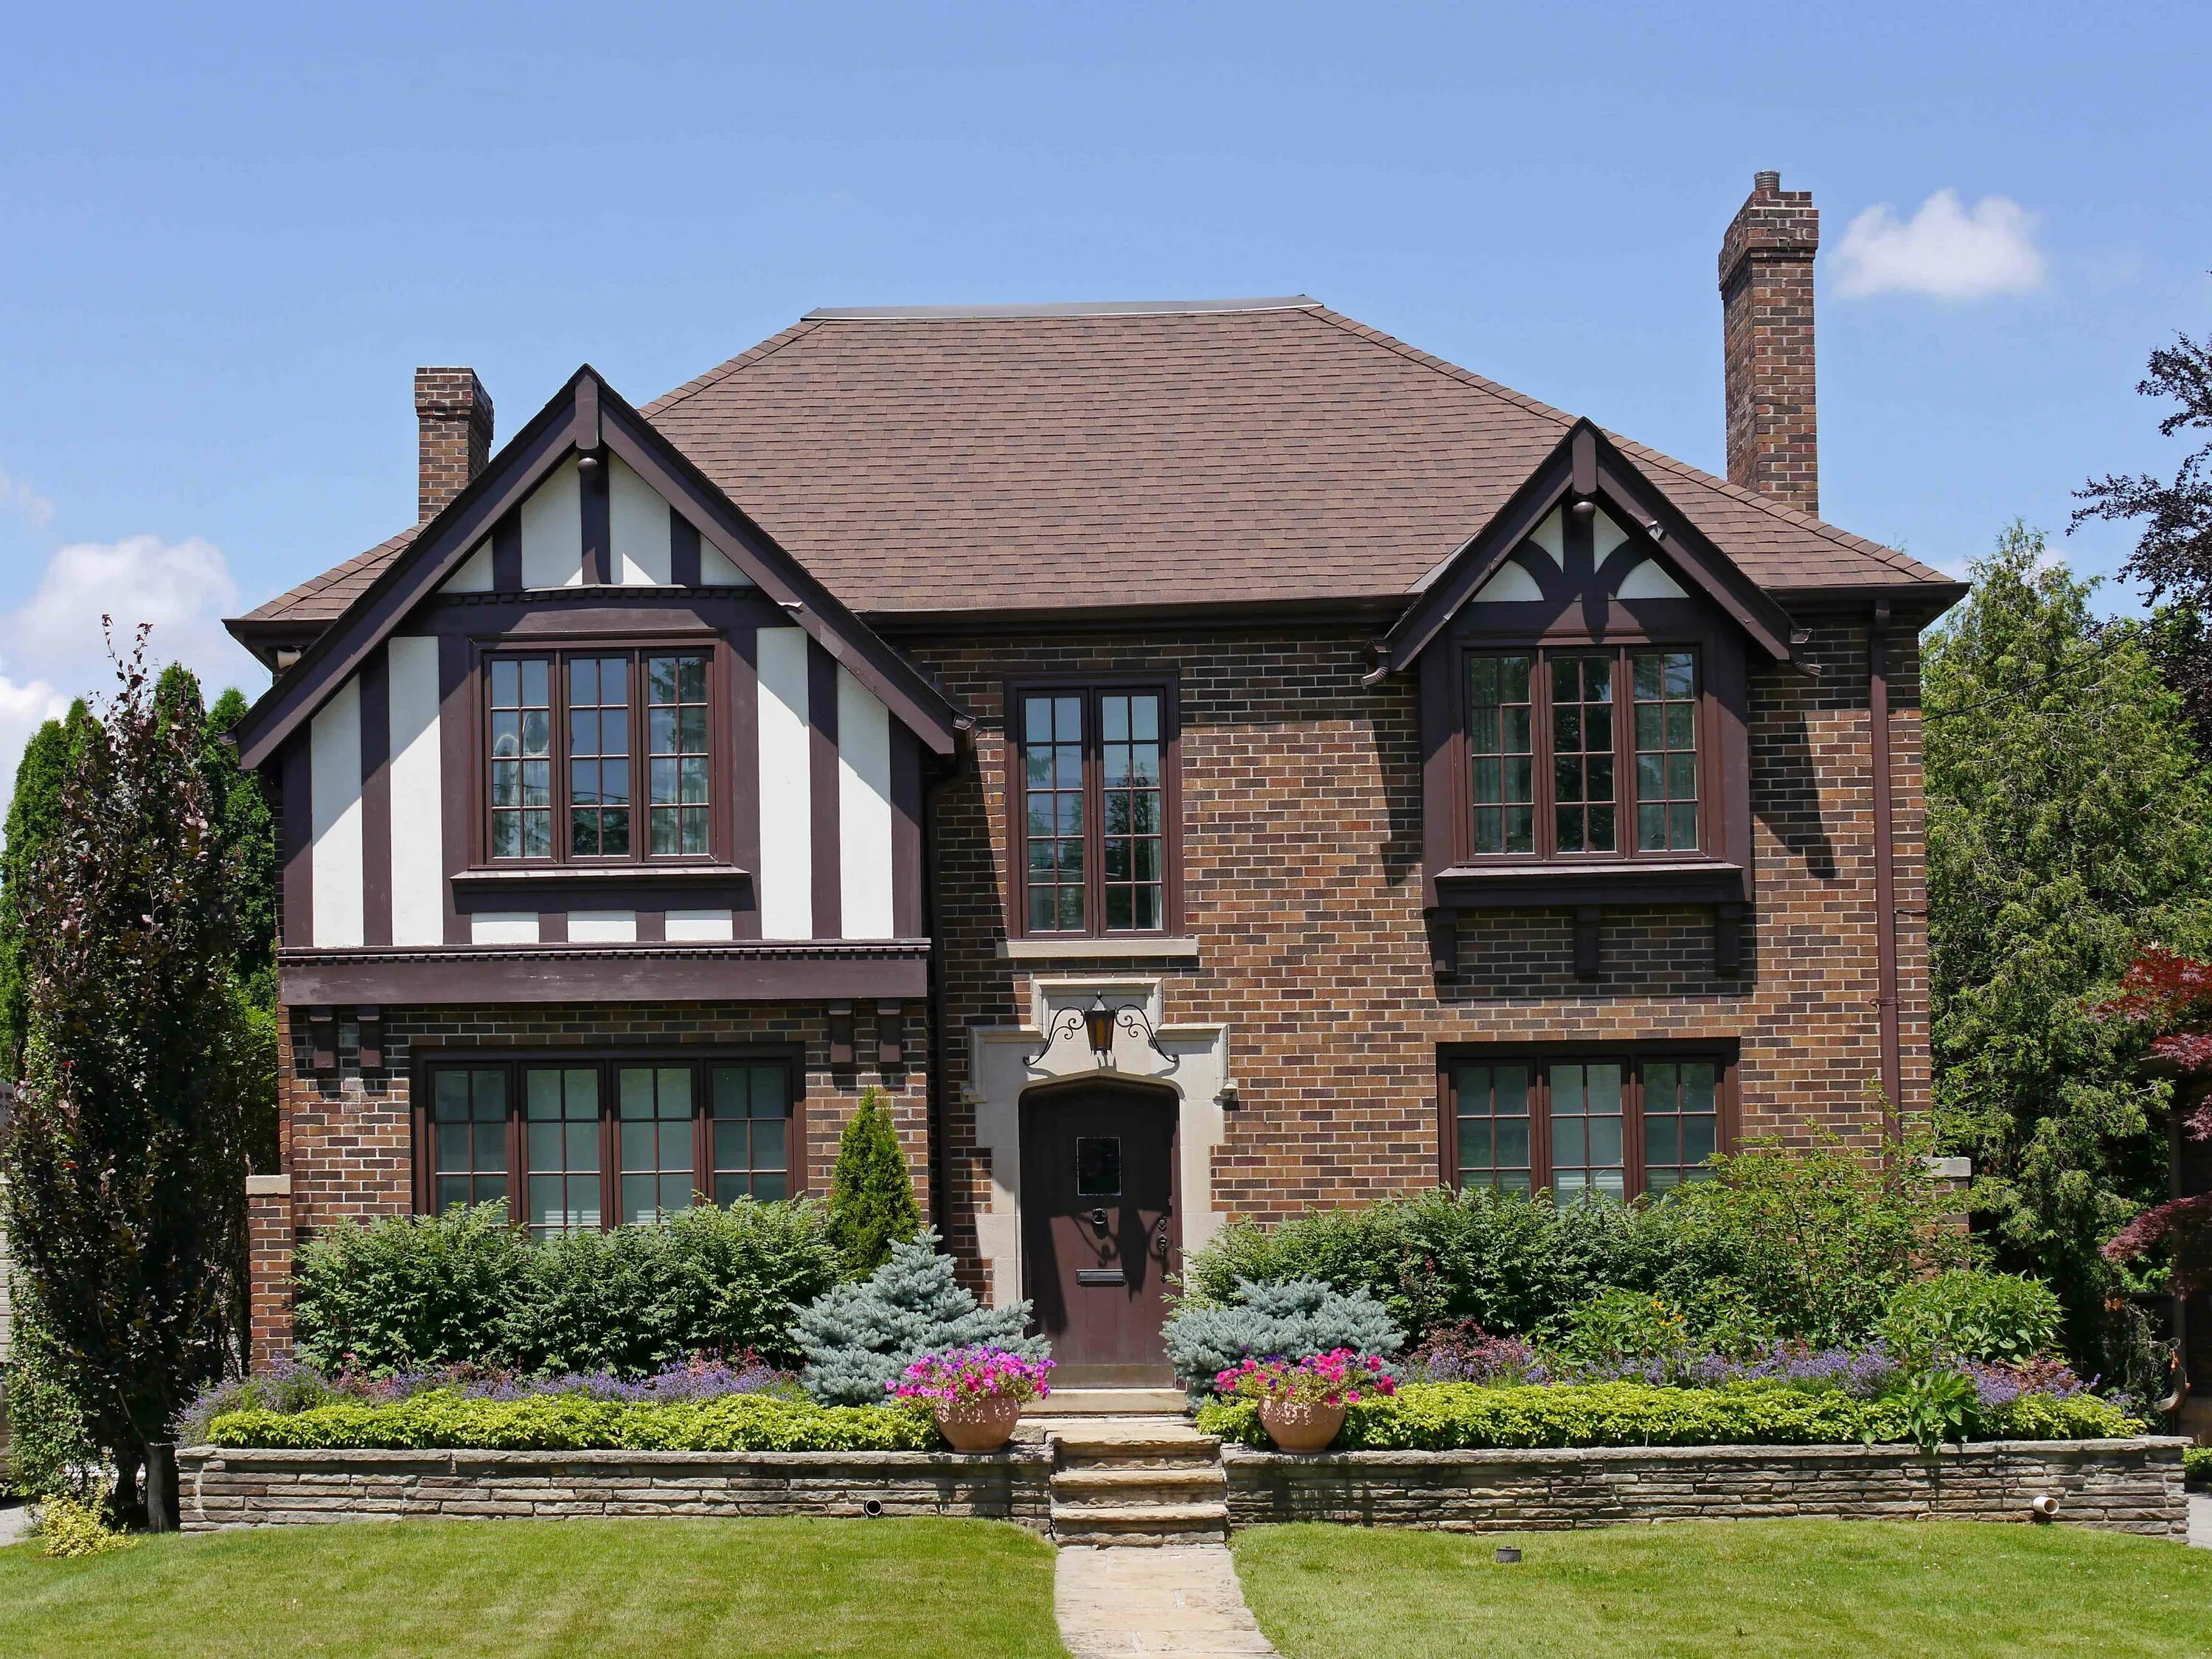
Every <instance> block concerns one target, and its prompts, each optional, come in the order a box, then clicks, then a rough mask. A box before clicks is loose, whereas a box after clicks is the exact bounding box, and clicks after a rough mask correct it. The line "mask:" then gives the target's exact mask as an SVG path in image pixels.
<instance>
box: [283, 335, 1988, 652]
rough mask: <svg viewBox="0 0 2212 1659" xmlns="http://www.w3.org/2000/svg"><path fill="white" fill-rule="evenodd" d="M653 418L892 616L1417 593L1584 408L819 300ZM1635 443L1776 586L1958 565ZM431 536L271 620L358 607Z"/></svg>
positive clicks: (360, 563) (1324, 349) (1648, 463)
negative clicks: (1926, 559) (1920, 556)
mask: <svg viewBox="0 0 2212 1659" xmlns="http://www.w3.org/2000/svg"><path fill="white" fill-rule="evenodd" d="M643 412H644V413H645V415H646V416H647V417H648V418H649V419H651V420H652V422H653V424H654V425H655V426H656V427H657V428H659V430H660V431H661V432H662V433H663V434H665V435H666V436H667V437H668V438H669V439H670V440H671V441H672V442H674V443H675V444H676V446H677V447H678V448H680V449H682V450H683V451H684V453H685V454H686V455H688V456H689V457H690V459H692V461H693V462H694V463H696V465H698V467H699V468H700V469H701V470H702V471H703V472H705V473H706V475H707V476H708V477H709V478H711V479H712V480H714V483H716V484H718V485H719V486H720V488H721V489H722V490H723V491H724V492H725V493H726V495H729V496H730V498H731V499H732V501H736V502H737V503H738V505H739V506H740V507H743V508H744V510H745V511H746V512H747V513H749V514H750V515H751V517H752V518H753V519H754V520H756V521H757V523H759V524H760V525H761V526H763V528H764V529H766V530H767V531H768V532H769V533H770V534H771V535H773V536H775V538H776V539H777V540H778V541H779V542H781V544H783V546H784V547H785V548H786V549H787V550H789V551H790V552H791V553H792V554H793V555H794V556H796V557H797V558H798V559H799V561H800V562H801V563H803V564H805V566H806V567H807V568H809V569H811V570H812V571H813V572H814V573H815V574H816V575H817V576H818V577H819V578H821V580H823V582H825V583H826V584H827V585H828V586H829V587H830V589H831V590H832V591H833V592H836V593H837V594H838V595H839V596H840V597H841V598H842V599H844V600H845V601H846V602H847V603H848V605H852V606H853V608H854V610H856V611H860V612H862V613H863V614H868V615H878V616H882V615H889V614H895V613H899V612H908V613H914V612H940V611H978V610H1025V611H1026V610H1036V609H1042V608H1058V607H1060V606H1069V607H1075V606H1082V605H1088V604H1100V605H1130V604H1133V603H1149V604H1156V605H1176V604H1189V603H1199V602H1213V603H1218V602H1221V601H1243V602H1251V601H1261V600H1271V599H1276V600H1279V599H1306V600H1321V599H1376V598H1389V597H1397V596H1403V595H1406V594H1407V593H1408V592H1410V591H1411V590H1412V589H1413V587H1414V586H1416V584H1418V583H1419V581H1420V580H1421V579H1422V578H1423V577H1424V576H1425V574H1428V573H1429V572H1430V571H1431V569H1433V568H1435V567H1436V566H1437V565H1438V564H1440V563H1442V562H1443V561H1445V560H1446V559H1448V558H1449V557H1450V556H1451V555H1452V554H1453V553H1454V552H1455V550H1457V549H1458V548H1459V547H1460V546H1461V545H1462V544H1463V543H1464V542H1465V541H1466V540H1467V539H1468V538H1469V537H1470V536H1472V535H1473V534H1474V532H1477V531H1478V530H1480V529H1481V527H1482V526H1483V525H1484V524H1485V523H1486V522H1487V521H1488V520H1489V519H1490V518H1491V516H1492V514H1493V513H1496V512H1497V511H1498V508H1499V507H1502V506H1503V505H1504V502H1505V501H1506V500H1507V498H1508V497H1510V495H1512V493H1513V491H1514V490H1515V489H1516V488H1517V487H1518V486H1519V485H1520V484H1521V483H1522V481H1523V480H1525V479H1526V478H1527V477H1528V474H1529V473H1530V472H1531V471H1533V470H1534V467H1535V466H1536V465H1537V464H1538V463H1539V462H1541V460H1542V459H1544V457H1545V456H1546V455H1547V453H1550V451H1551V450H1552V448H1553V446H1555V445H1556V444H1557V443H1558V442H1559V439H1560V437H1561V436H1562V435H1564V434H1565V431H1566V429H1567V428H1568V427H1569V426H1570V425H1571V422H1572V417H1571V416H1568V415H1566V414H1565V413H1562V412H1561V411H1559V410H1554V409H1552V408H1549V407H1547V405H1545V404H1540V403H1538V402H1536V401H1535V400H1534V399H1533V398H1526V397H1523V396H1522V395H1521V394H1520V393H1518V392H1513V391H1510V390H1509V389H1508V388H1506V387H1504V386H1498V385H1497V384H1495V383H1494V382H1492V381H1489V380H1484V379H1482V378H1481V377H1480V375H1476V374H1469V373H1468V371H1467V370H1465V369H1463V368H1458V367H1456V366H1455V365H1453V364H1450V363H1448V362H1443V360H1442V359H1440V358H1437V357H1434V356H1430V355H1429V354H1428V353H1426V352H1423V351H1420V350H1418V349H1414V348H1413V347H1412V346H1408V345H1407V344H1405V343H1403V342H1401V341H1399V340H1395V339H1393V338H1392V337H1390V336H1389V335H1387V334H1383V333H1381V332H1379V331H1376V330H1375V329H1371V328H1368V327H1366V326H1364V325H1362V324H1359V323H1357V322H1354V321H1353V320H1352V319H1350V318H1348V317H1343V316H1340V315H1338V314H1337V313H1334V312H1332V311H1330V310H1328V308H1327V307H1322V306H1321V305H1319V304H1317V303H1316V302H1314V301H1307V300H1304V299H1303V298H1296V299H1292V300H1287V301H1285V300H1273V301H1247V302H1243V304H1242V305H1241V306H1239V307H1237V308H1225V307H1222V306H1220V305H1219V304H1215V305H1212V306H1209V307H1204V308H1188V309H1163V308H1158V307H1128V308H1120V307H1061V308H1051V307H1039V308H1035V309H1031V310H1023V309H1022V308H1018V307H988V308H985V309H983V310H981V311H957V310H954V311H947V310H942V309H937V308H926V309H917V310H914V311H908V312H896V311H890V312H886V311H871V312H863V313H850V312H830V313H812V314H811V315H810V316H808V317H807V318H805V319H802V320H801V321H800V322H799V323H798V324H797V325H794V326H793V327H791V328H789V329H787V330H785V331H783V332H782V333H781V334H778V335H775V336H774V337H771V338H769V339H768V340H765V341H763V342H762V343H760V344H759V345H757V346H755V347H754V348H753V349H751V350H750V351H748V352H745V353H744V355H743V356H738V357H734V358H732V359H731V360H730V361H729V362H726V363H723V364H721V365H720V367H718V368H714V369H712V370H710V371H709V372H708V373H707V374H702V375H701V376H700V377H699V378H697V379H696V380H691V381H690V382H687V383H686V384H685V385H684V386H678V388H677V389H676V390H675V391H673V392H669V393H668V394H666V395H665V397H662V398H659V399H658V400H657V401H655V402H653V403H651V404H647V405H646V406H645V409H644V411H643ZM1617 441H1619V442H1620V444H1621V446H1622V447H1623V449H1624V450H1625V451H1626V453H1628V454H1629V455H1631V456H1632V457H1633V458H1634V459H1635V461H1636V463H1637V465H1639V466H1641V467H1643V468H1644V470H1645V471H1646V472H1647V474H1648V476H1649V477H1650V479H1651V481H1652V483H1654V484H1655V485H1656V487H1658V488H1659V489H1662V490H1663V491H1664V492H1665V493H1666V494H1667V495H1668V497H1669V499H1671V500H1672V501H1674V504H1675V505H1676V506H1677V507H1679V508H1680V510H1681V511H1682V512H1683V513H1684V514H1685V515H1686V516H1687V517H1688V518H1689V519H1690V520H1691V521H1692V522H1693V523H1694V524H1696V525H1697V526H1699V528H1700V529H1702V530H1703V531H1704V532H1705V533H1706V534H1707V535H1708V536H1709V537H1711V539H1712V540H1713V541H1714V542H1715V543H1716V544H1717V545H1718V546H1720V547H1721V548H1722V549H1723V550H1724V551H1725V552H1726V553H1727V554H1728V555H1729V556H1730V557H1731V558H1733V559H1735V561H1736V562H1737V563H1738V564H1739V565H1741V567H1742V568H1743V569H1744V571H1745V573H1746V574H1748V575H1749V576H1751V577H1752V579H1753V580H1755V581H1757V582H1759V584H1760V585H1761V586H1765V587H1768V588H1770V589H1776V590H1782V591H1784V592H1789V591H1797V590H1804V589H1808V588H1864V587H1869V586H1892V585H1895V586H1907V587H1909V586H1913V585H1916V584H1919V583H1939V584H1940V583H1945V582H1946V581H1947V579H1946V578H1944V577H1943V576H1942V575H1941V574H1939V573H1937V572H1936V571H1934V570H1931V569H1929V568H1928V567H1927V566H1925V565H1923V564H1921V563H1919V562H1917V561H1915V560H1913V559H1911V558H1908V557H1907V556H1905V555H1904V554H1902V553H1899V552H1898V551H1896V550H1893V549H1890V548H1886V547H1882V546H1880V545H1878V544H1875V543H1874V542H1870V541H1867V540H1865V539H1863V538H1860V537H1857V536H1853V535H1850V534H1848V533H1846V532H1844V531H1840V530H1838V529H1836V528H1835V527H1834V526H1830V525H1826V524H1824V523H1821V522H1820V521H1819V520H1814V519H1809V518H1807V517H1805V516H1804V515H1803V514H1802V513H1796V512H1793V511H1791V510H1790V509H1789V508H1787V507H1782V506H1780V505H1778V503H1776V502H1773V501H1768V500H1766V499H1765V498H1764V497H1762V496H1759V495H1754V494H1753V493H1752V492H1751V491H1748V490H1745V489H1739V488H1737V487H1736V486H1735V485H1733V484H1730V483H1726V482H1724V481H1723V480H1721V479H1718V478H1716V477H1711V475H1709V474H1707V473H1704V472H1700V471H1698V470H1697V469H1696V468H1694V467H1690V466H1686V465H1683V464H1682V463H1681V462H1679V461H1675V460H1673V459H1669V458H1668V457H1666V456H1664V455H1661V454H1659V453H1657V452H1656V451H1654V450H1651V449H1648V448H1645V447H1643V446H1641V445H1638V444H1635V443H1632V442H1630V441H1627V440H1625V439H1622V440H1617ZM412 535H413V532H412V531H409V532H403V533H402V534H400V535H398V536H395V537H393V538H392V539H391V540H390V541H387V542H385V543H383V544H380V545H379V546H377V547H375V548H372V549H371V550H369V551H368V552H367V553H364V554H362V556H360V557H358V558H356V559H354V560H352V561H350V562H348V563H346V564H343V565H341V566H339V567H338V568H337V569H336V570H333V571H331V572H329V573H327V574H325V575H322V576H319V577H317V578H316V579H315V580H313V581H312V582H309V583H307V584H304V585H303V586H300V587H298V588H295V589H294V590H293V591H292V592H289V593H288V594H285V595H284V596H283V597H282V598H281V599H275V600H272V601H270V603H269V604H268V605H263V606H262V607H261V608H260V609H259V610H258V611H255V612H253V613H252V615H253V619H255V620H261V621H297V622H312V621H316V620H322V619H326V618H328V617H334V616H336V615H337V614H338V612H339V611H342V610H343V608H344V605H346V603H347V602H348V601H349V600H350V599H351V598H352V597H353V596H354V595H356V593H358V592H360V591H361V590H362V587H364V586H367V584H368V581H369V580H371V579H373V577H374V574H376V572H377V570H378V569H380V568H382V566H383V565H384V563H385V562H388V561H389V560H390V559H391V558H392V556H395V555H396V554H397V553H398V551H399V550H401V549H403V548H404V547H405V545H406V544H407V543H408V541H409V540H410V538H411V537H412ZM1078 569H1084V570H1085V574H1086V576H1087V577H1088V579H1087V580H1079V579H1077V578H1076V576H1075V574H1074V573H1075V572H1076V571H1077V570H1078ZM1102 576H1103V577H1104V578H1105V580H1099V578H1100V577H1102Z"/></svg>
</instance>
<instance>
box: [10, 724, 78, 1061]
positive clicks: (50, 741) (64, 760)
mask: <svg viewBox="0 0 2212 1659" xmlns="http://www.w3.org/2000/svg"><path fill="white" fill-rule="evenodd" d="M93 729H94V726H93V720H92V714H91V712H90V711H89V710H88V709H87V708H85V706H84V702H83V699H82V698H80V699H78V700H77V701H76V702H74V703H72V704H70V711H69V714H68V715H67V717H66V718H64V719H63V720H48V721H46V724H44V725H43V726H40V727H39V729H38V731H37V732H34V733H33V734H32V738H31V740H30V742H29V743H28V744H25V745H24V748H23V758H22V759H21V761H20V762H18V763H16V767H15V799H12V800H11V801H9V805H8V826H7V831H6V834H7V841H6V843H5V845H4V846H0V1076H4V1077H5V1078H7V1079H9V1081H11V1082H12V1081H14V1080H15V1079H19V1078H21V1076H22V1075H23V1043H24V1041H25V1038H26V1036H27V1034H28V1024H27V1021H28V1000H27V997H28V994H27V988H26V986H25V982H24V979H23V958H22V948H23V933H24V929H25V928H26V927H27V925H28V922H29V918H28V917H27V915H26V914H25V912H24V910H23V908H22V902H21V891H22V885H23V878H24V876H25V874H26V872H28V871H29V869H30V867H31V865H32V863H33V860H35V859H36V858H37V856H38V854H39V853H40V849H42V848H44V847H45V846H46V842H48V841H49V840H50V839H52V835H53V829H54V825H55V823H57V822H58V819H59V817H60V812H61V788H62V775H63V774H64V771H66V770H67V769H68V766H69V762H70V755H71V753H72V752H73V751H74V750H76V748H78V747H79V746H81V745H82V743H83V742H84V740H85V737H86V734H87V733H88V732H90V731H92V730H93Z"/></svg>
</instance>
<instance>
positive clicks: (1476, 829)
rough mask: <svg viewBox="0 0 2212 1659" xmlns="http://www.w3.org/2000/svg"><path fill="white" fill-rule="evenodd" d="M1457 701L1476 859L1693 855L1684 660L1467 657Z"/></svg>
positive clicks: (1614, 655) (1690, 674)
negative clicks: (1463, 723)
mask: <svg viewBox="0 0 2212 1659" xmlns="http://www.w3.org/2000/svg"><path fill="white" fill-rule="evenodd" d="M1467 700H1468V701H1467V746H1468V786H1469V793H1470V795H1471V797H1472V799H1471V800H1470V801H1469V804H1468V805H1469V811H1470V817H1469V820H1468V827H1469V835H1468V850H1469V851H1470V852H1471V853H1473V854H1474V855H1475V856H1477V857H1510V856H1513V855H1515V854H1528V855H1532V856H1534V857H1538V858H1547V857H1553V856H1562V857H1582V856H1586V855H1591V854H1597V855H1619V854H1629V855H1635V854H1670V853H1690V852H1695V851H1697V850H1698V849H1699V845H1700V829H1699V787H1698V663H1697V655H1696V653H1694V652H1691V651H1687V650H1667V649H1654V648H1650V647H1636V646H1631V647H1625V648H1624V647H1606V648H1601V649H1590V648H1569V649H1553V650H1542V651H1539V650H1534V649H1531V650H1526V651H1504V652H1481V653H1470V654H1469V655H1468V659H1467Z"/></svg>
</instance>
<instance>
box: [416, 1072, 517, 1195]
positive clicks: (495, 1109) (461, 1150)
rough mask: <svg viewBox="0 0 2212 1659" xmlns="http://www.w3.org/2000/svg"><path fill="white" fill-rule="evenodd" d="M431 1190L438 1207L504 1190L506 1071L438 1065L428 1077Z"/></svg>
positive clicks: (505, 1193) (505, 1171) (505, 1188)
mask: <svg viewBox="0 0 2212 1659" xmlns="http://www.w3.org/2000/svg"><path fill="white" fill-rule="evenodd" d="M430 1099H431V1105H430V1116H431V1124H432V1133H431V1137H430V1140H431V1145H430V1161H431V1175H432V1181H433V1184H432V1196H433V1198H434V1200H435V1203H436V1205H437V1207H438V1208H439V1209H440V1210H441V1211H444V1210H447V1209H450V1208H453V1206H456V1205H461V1204H486V1203H492V1202H495V1201H497V1200H503V1199H504V1198H505V1197H506V1196H507V1073H505V1071H503V1070H501V1069H500V1068H498V1067H495V1066H483V1067H477V1066H467V1067H464V1066H451V1067H443V1066H441V1067H440V1068H439V1069H438V1070H437V1071H435V1073H432V1075H431V1079H430Z"/></svg>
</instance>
